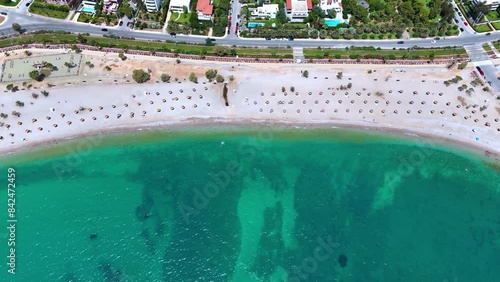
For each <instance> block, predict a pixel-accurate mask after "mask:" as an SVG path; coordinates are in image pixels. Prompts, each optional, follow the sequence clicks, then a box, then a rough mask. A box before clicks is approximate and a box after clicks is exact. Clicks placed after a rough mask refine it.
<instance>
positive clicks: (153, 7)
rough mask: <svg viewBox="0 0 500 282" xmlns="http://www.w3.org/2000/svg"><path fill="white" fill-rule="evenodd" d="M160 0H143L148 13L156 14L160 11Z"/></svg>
mask: <svg viewBox="0 0 500 282" xmlns="http://www.w3.org/2000/svg"><path fill="white" fill-rule="evenodd" d="M161 1H162V0H143V2H144V6H146V10H148V12H150V13H151V12H156V11H158V10H159V9H160V4H161Z"/></svg>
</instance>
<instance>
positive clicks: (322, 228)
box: [0, 128, 500, 282]
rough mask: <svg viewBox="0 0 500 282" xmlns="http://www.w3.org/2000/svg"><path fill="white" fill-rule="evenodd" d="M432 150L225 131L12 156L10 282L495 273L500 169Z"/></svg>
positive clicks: (477, 276)
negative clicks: (13, 234) (13, 247)
mask: <svg viewBox="0 0 500 282" xmlns="http://www.w3.org/2000/svg"><path fill="white" fill-rule="evenodd" d="M433 147H434V146H430V145H427V146H423V145H422V144H419V143H416V142H411V141H408V140H401V139H394V138H392V137H381V136H376V135H367V134H364V133H358V132H351V131H344V130H295V131H294V132H293V133H287V132H286V131H285V130H283V129H281V130H277V129H273V130H270V129H264V128H261V129H248V130H233V129H230V128H222V129H218V130H215V129H211V130H200V129H196V130H185V131H173V132H155V133H141V134H131V135H120V136H110V137H106V138H99V137H95V138H85V139H80V140H75V141H72V142H69V143H65V144H59V145H58V146H57V147H55V148H51V149H48V150H41V151H37V152H30V153H20V154H16V155H15V156H7V157H4V158H3V159H0V161H1V162H2V165H1V169H2V171H4V172H5V174H4V175H6V171H7V167H9V166H12V167H14V168H15V170H16V184H17V186H16V189H17V194H16V199H17V202H16V207H17V214H16V218H17V219H18V222H17V228H16V242H17V245H16V248H17V249H16V254H17V256H16V259H17V260H16V263H17V266H16V275H11V274H9V273H7V269H8V266H7V265H6V262H7V259H5V263H2V267H1V268H0V281H234V282H240V281H241V282H246V281H249V282H250V281H344V282H347V281H353V282H354V281H439V282H444V281H449V282H452V281H457V282H459V281H499V279H500V268H498V262H499V261H500V174H499V172H498V171H496V170H494V169H493V168H492V166H488V165H485V163H484V162H483V160H482V159H479V158H476V157H473V156H472V155H470V154H468V153H464V152H460V151H457V150H455V149H444V148H442V147H440V146H437V147H436V148H433ZM5 177H6V176H5ZM5 177H4V178H2V179H3V182H4V183H7V182H6V178H5ZM6 186H7V185H6V184H5V185H2V188H0V193H2V194H4V195H5V194H6V193H7V191H6ZM4 197H5V199H6V198H7V196H6V195H5V196H4ZM2 203H4V204H2V205H1V206H0V210H1V211H2V214H3V215H4V218H7V213H6V212H7V201H2ZM1 230H2V231H1V232H0V240H1V241H3V242H0V244H1V246H2V248H0V250H1V251H2V256H3V257H4V258H5V257H6V256H7V255H8V251H7V238H6V236H8V234H7V233H6V229H5V228H2V229H1Z"/></svg>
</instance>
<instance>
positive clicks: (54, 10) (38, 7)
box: [29, 1, 69, 19]
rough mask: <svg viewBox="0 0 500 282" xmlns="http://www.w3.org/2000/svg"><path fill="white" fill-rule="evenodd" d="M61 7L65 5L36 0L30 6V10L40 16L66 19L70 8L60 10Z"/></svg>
mask: <svg viewBox="0 0 500 282" xmlns="http://www.w3.org/2000/svg"><path fill="white" fill-rule="evenodd" d="M61 7H63V6H59V5H55V4H45V3H43V2H39V1H35V3H33V4H32V5H31V6H30V8H29V11H30V12H31V13H33V14H37V15H40V16H45V17H50V18H56V19H65V18H66V17H67V16H68V14H69V8H68V10H67V11H62V10H59V9H60V8H61Z"/></svg>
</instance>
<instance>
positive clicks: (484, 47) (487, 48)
mask: <svg viewBox="0 0 500 282" xmlns="http://www.w3.org/2000/svg"><path fill="white" fill-rule="evenodd" d="M482 47H483V49H484V50H485V51H491V47H490V45H489V44H483V46H482Z"/></svg>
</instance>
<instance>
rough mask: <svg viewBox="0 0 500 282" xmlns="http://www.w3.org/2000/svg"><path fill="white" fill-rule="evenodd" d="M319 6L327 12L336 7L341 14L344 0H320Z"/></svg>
mask: <svg viewBox="0 0 500 282" xmlns="http://www.w3.org/2000/svg"><path fill="white" fill-rule="evenodd" d="M319 7H320V8H321V10H323V11H325V12H326V11H328V10H331V9H334V10H335V12H337V14H339V13H342V0H320V2H319Z"/></svg>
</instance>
